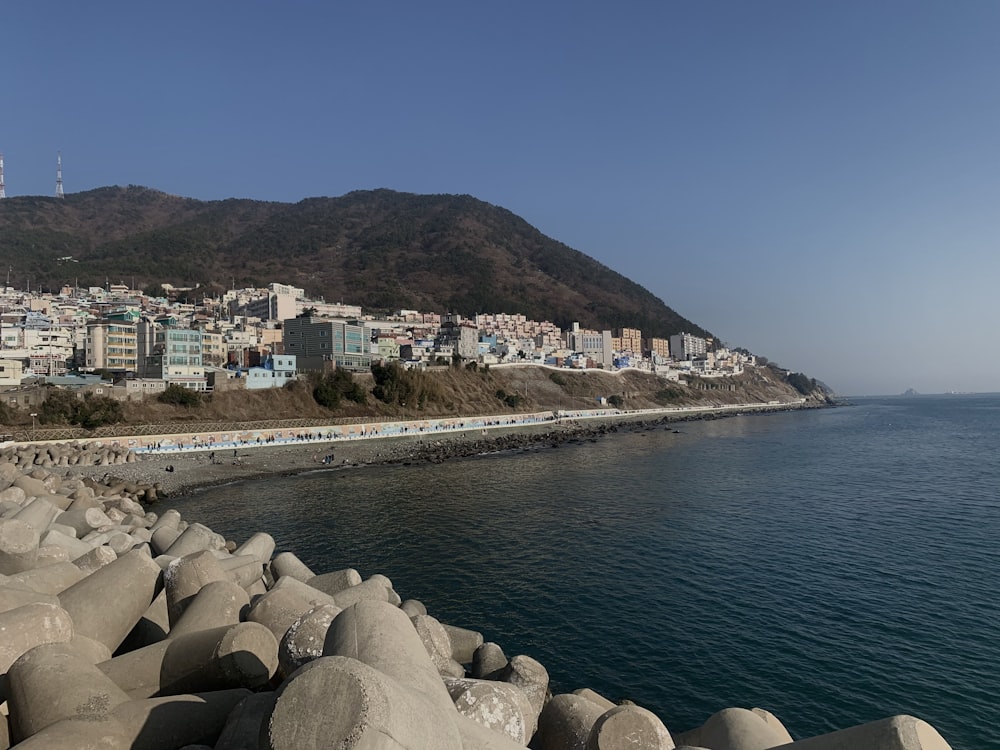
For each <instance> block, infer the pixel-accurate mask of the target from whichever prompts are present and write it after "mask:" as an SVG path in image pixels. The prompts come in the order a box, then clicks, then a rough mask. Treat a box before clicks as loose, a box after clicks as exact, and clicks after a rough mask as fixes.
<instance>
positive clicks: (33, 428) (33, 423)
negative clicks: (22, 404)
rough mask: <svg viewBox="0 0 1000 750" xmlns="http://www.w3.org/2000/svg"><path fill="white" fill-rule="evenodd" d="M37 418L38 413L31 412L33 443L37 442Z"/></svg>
mask: <svg viewBox="0 0 1000 750" xmlns="http://www.w3.org/2000/svg"><path fill="white" fill-rule="evenodd" d="M37 416H38V412H36V411H33V412H31V440H32V442H34V440H35V417H37Z"/></svg>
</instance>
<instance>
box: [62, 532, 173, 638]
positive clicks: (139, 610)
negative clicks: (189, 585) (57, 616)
mask: <svg viewBox="0 0 1000 750" xmlns="http://www.w3.org/2000/svg"><path fill="white" fill-rule="evenodd" d="M70 567H74V569H75V570H79V569H78V568H75V566H73V565H72V564H71V563H70ZM160 576H161V571H160V566H159V565H157V564H156V563H154V562H153V561H152V559H150V557H149V556H148V555H144V554H143V553H141V552H139V551H132V552H129V553H127V554H125V555H122V556H121V557H119V558H118V559H117V560H115V561H114V562H113V563H111V564H109V565H105V566H104V567H103V568H101V569H100V570H97V571H95V572H94V573H91V574H90V575H89V576H87V577H86V578H84V579H82V580H80V581H78V582H77V583H74V584H73V585H72V586H70V587H69V588H68V589H66V590H65V591H62V592H61V593H60V594H59V602H60V604H62V607H63V609H65V610H66V611H67V612H69V614H70V617H72V618H73V625H74V626H75V628H76V632H78V633H80V634H81V635H85V636H87V637H88V638H93V639H94V640H95V641H99V642H100V643H103V644H104V645H105V646H107V647H108V648H109V649H110V650H111V652H112V653H114V651H115V649H117V648H118V646H119V645H120V644H121V642H122V641H123V640H125V636H126V635H128V633H129V631H130V630H131V629H132V628H133V627H134V626H135V624H136V623H137V622H138V621H139V618H141V617H142V615H143V613H145V611H146V610H147V609H148V608H149V605H150V604H151V603H152V601H153V598H154V597H155V596H156V594H157V587H158V584H159V581H160Z"/></svg>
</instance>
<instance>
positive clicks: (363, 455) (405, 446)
mask: <svg viewBox="0 0 1000 750" xmlns="http://www.w3.org/2000/svg"><path fill="white" fill-rule="evenodd" d="M800 408H816V407H808V406H806V404H805V402H804V401H796V402H788V403H782V402H771V403H754V404H734V405H723V406H688V407H668V408H658V409H635V410H621V409H587V410H573V411H539V412H531V413H523V414H503V415H487V416H474V417H449V418H431V419H420V420H396V421H379V422H359V423H355V424H348V425H345V424H330V425H315V426H310V427H302V428H295V429H289V428H283V429H275V428H260V429H256V428H254V427H253V426H251V425H248V426H246V427H245V428H244V429H238V430H237V429H219V430H204V429H203V430H201V431H199V432H174V433H163V434H157V435H135V436H121V437H115V438H105V439H100V440H91V441H81V442H80V444H86V445H89V446H92V449H93V450H100V449H105V450H111V451H123V450H124V451H129V452H131V454H132V455H133V456H134V457H135V460H134V462H131V463H124V462H122V463H118V464H111V465H109V464H108V462H107V461H104V462H97V465H90V466H82V465H78V464H77V465H73V466H72V467H70V466H67V465H66V463H65V462H64V466H65V467H66V468H62V467H59V466H58V461H56V460H54V459H53V458H51V457H50V458H48V459H46V458H45V454H44V449H45V448H46V446H47V445H54V444H59V445H62V444H64V443H65V441H47V442H35V443H11V444H8V446H7V447H10V448H19V449H22V450H28V449H30V448H31V447H34V448H35V449H36V451H37V452H38V455H39V456H40V458H39V460H38V463H39V465H42V466H43V467H45V468H55V469H56V470H60V469H62V470H64V471H65V470H66V469H68V468H72V469H73V470H75V471H79V472H83V473H85V474H87V475H88V476H91V477H103V476H108V477H113V478H115V479H118V480H125V481H129V482H139V483H147V484H155V485H156V486H157V489H158V491H159V495H160V496H161V497H162V496H170V495H176V494H180V493H184V492H191V491H193V490H196V489H198V488H199V487H207V486H212V485H218V484H227V483H230V482H234V481H239V480H242V479H251V478H261V477H266V476H270V475H285V474H294V473H301V472H304V471H313V470H317V469H336V468H352V467H359V466H366V465H373V464H389V463H407V462H420V461H429V462H432V463H440V462H441V461H444V460H448V459H452V458H464V457H468V456H475V455H481V454H485V453H495V452H498V451H507V450H519V449H527V448H537V447H542V446H547V445H549V446H551V445H558V444H561V443H564V442H569V441H573V440H595V439H598V438H600V437H603V436H605V435H608V434H612V433H614V432H616V431H618V430H620V429H631V428H632V427H634V426H638V425H651V424H662V425H668V424H672V423H675V422H684V421H690V420H701V419H719V418H723V417H730V416H735V415H739V414H749V413H767V412H774V411H785V410H788V409H800Z"/></svg>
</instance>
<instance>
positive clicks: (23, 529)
mask: <svg viewBox="0 0 1000 750" xmlns="http://www.w3.org/2000/svg"><path fill="white" fill-rule="evenodd" d="M38 540H39V536H38V531H37V530H36V529H35V527H34V526H32V525H30V524H27V523H25V522H24V521H18V520H16V519H14V518H3V519H0V573H2V574H3V575H5V576H9V575H14V574H15V573H20V572H21V571H24V570H30V569H31V568H33V567H35V560H36V559H37V558H38Z"/></svg>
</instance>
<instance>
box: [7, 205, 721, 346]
mask: <svg viewBox="0 0 1000 750" xmlns="http://www.w3.org/2000/svg"><path fill="white" fill-rule="evenodd" d="M0 246H2V247H3V248H4V251H5V253H6V255H7V256H9V257H8V258H7V260H8V261H10V263H11V264H12V265H13V267H14V268H16V269H18V273H19V274H20V275H21V277H22V278H31V279H33V280H36V282H38V283H39V285H40V286H41V287H43V288H50V289H57V288H58V287H60V286H62V285H63V284H65V283H67V282H69V281H70V280H73V279H75V280H77V281H78V282H79V284H80V285H82V286H98V285H99V286H103V285H104V283H105V280H106V279H108V278H110V279H111V280H112V281H119V280H130V281H131V280H134V281H135V284H136V285H137V286H139V287H140V288H145V289H147V290H148V291H150V292H154V293H155V294H156V295H159V294H160V291H161V290H160V288H159V284H161V283H164V282H166V283H170V284H173V285H174V286H179V287H180V286H190V287H195V286H196V285H197V288H194V289H193V290H192V291H190V292H186V293H184V292H182V293H180V294H181V295H185V294H186V296H187V298H188V299H189V300H193V301H199V300H200V299H201V298H202V297H203V296H206V295H212V294H214V293H216V292H217V291H218V290H221V289H228V288H230V287H232V286H233V285H235V286H237V287H241V286H263V285H264V284H266V283H267V282H269V281H279V280H280V281H284V282H286V283H290V284H295V285H297V286H301V287H303V288H305V290H306V293H307V294H309V295H310V296H320V295H322V296H323V297H325V298H326V299H340V300H344V301H345V302H350V303H354V304H359V305H361V306H363V307H365V308H367V309H370V310H375V311H377V310H391V309H398V308H400V307H409V308H416V309H421V310H438V311H444V310H452V311H454V312H457V313H461V314H464V315H468V316H471V315H473V314H475V313H476V312H482V311H492V312H502V311H508V312H513V311H517V312H521V313H524V314H525V315H526V316H527V317H528V318H531V319H534V320H551V321H553V322H554V323H556V324H557V325H559V326H561V327H563V328H565V327H568V325H569V324H570V323H572V322H573V321H579V322H580V324H581V325H583V326H585V327H589V328H597V329H604V328H617V327H622V326H630V327H637V328H641V329H642V330H643V333H644V335H647V336H660V337H663V336H668V335H670V334H671V333H678V332H680V331H688V332H690V333H693V334H695V335H699V336H706V335H710V334H709V333H708V332H707V331H705V330H704V329H702V328H701V327H699V326H697V325H696V324H694V323H693V322H691V321H689V320H686V319H685V318H683V317H681V316H680V315H678V314H677V313H676V312H675V311H674V310H672V309H670V308H669V307H667V306H666V305H665V304H664V303H663V302H662V301H661V300H660V299H658V298H657V297H656V296H655V295H653V294H652V293H651V292H649V291H648V290H646V289H644V288H643V287H641V286H640V285H638V284H636V283H634V282H632V281H630V280H629V279H627V278H625V277H624V276H622V275H621V274H619V273H616V272H615V271H613V270H611V269H610V268H608V267H606V266H604V265H602V264H601V263H598V262H597V261H595V260H594V259H593V258H590V257H588V256H586V255H584V254H583V253H581V252H579V251H577V250H574V249H572V248H570V247H568V246H566V245H564V244H562V243H561V242H558V241H556V240H554V239H551V238H549V237H546V236H545V235H543V234H542V233H541V232H539V231H538V230H537V229H536V228H534V227H532V226H531V225H529V224H528V223H527V222H525V221H524V220H523V219H521V218H520V217H518V216H516V215H514V214H513V213H511V212H510V211H506V210H504V209H502V208H499V207H497V206H492V205H490V204H488V203H485V202H483V201H480V200H477V199H475V198H473V197H471V196H468V195H414V194H411V193H398V192H394V191H391V190H370V191H356V192H353V193H349V194H347V195H344V196H341V197H339V198H311V199H308V200H304V201H301V202H299V203H296V204H283V203H266V202H261V201H251V200H235V199H233V200H224V201H209V202H206V201H198V200H193V199H188V198H180V197H177V196H172V195H167V194H166V193H161V192H159V191H156V190H151V189H148V188H143V187H136V186H129V187H126V188H123V187H109V188H100V189H97V190H90V191H85V192H81V193H73V194H71V195H67V196H66V198H65V200H61V201H56V200H55V199H49V198H41V197H31V196H18V197H13V198H8V199H6V200H5V201H4V211H3V212H2V214H0ZM67 258H70V259H69V260H67Z"/></svg>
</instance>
